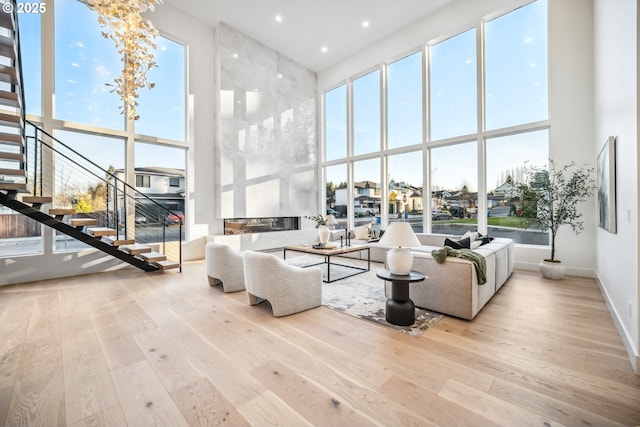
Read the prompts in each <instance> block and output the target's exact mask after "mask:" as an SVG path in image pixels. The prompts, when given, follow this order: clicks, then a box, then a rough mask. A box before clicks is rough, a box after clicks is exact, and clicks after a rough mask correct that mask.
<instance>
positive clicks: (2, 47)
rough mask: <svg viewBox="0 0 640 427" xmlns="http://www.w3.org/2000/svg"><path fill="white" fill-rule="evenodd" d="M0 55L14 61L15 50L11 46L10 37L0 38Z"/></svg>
mask: <svg viewBox="0 0 640 427" xmlns="http://www.w3.org/2000/svg"><path fill="white" fill-rule="evenodd" d="M0 55H2V56H5V57H7V58H11V59H16V49H15V47H14V46H13V39H12V38H11V37H7V36H0Z"/></svg>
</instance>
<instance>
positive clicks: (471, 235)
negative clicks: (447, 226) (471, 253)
mask: <svg viewBox="0 0 640 427" xmlns="http://www.w3.org/2000/svg"><path fill="white" fill-rule="evenodd" d="M467 237H468V238H469V240H470V241H471V242H472V243H473V241H475V240H476V239H477V238H478V232H477V231H467V232H466V233H464V234H463V235H462V237H461V238H460V239H464V238H467ZM471 249H473V248H471Z"/></svg>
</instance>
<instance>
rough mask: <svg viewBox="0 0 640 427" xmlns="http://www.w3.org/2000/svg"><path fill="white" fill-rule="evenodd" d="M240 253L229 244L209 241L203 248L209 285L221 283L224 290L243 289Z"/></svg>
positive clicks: (242, 268)
mask: <svg viewBox="0 0 640 427" xmlns="http://www.w3.org/2000/svg"><path fill="white" fill-rule="evenodd" d="M242 258H243V256H242V253H240V252H237V251H236V250H234V249H232V248H231V247H230V246H227V245H223V244H220V243H215V242H209V243H207V246H206V248H205V260H206V261H205V263H206V266H207V278H208V279H209V286H211V287H213V286H217V285H222V290H223V291H224V292H237V291H242V290H244V288H245V286H244V267H243V260H242Z"/></svg>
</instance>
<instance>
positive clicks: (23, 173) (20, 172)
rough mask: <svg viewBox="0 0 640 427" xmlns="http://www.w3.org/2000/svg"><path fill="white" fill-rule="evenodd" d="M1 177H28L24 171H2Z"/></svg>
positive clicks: (0, 172) (0, 170)
mask: <svg viewBox="0 0 640 427" xmlns="http://www.w3.org/2000/svg"><path fill="white" fill-rule="evenodd" d="M0 175H12V176H27V171H25V170H24V169H0Z"/></svg>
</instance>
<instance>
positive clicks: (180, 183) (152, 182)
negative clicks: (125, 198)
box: [114, 166, 185, 215]
mask: <svg viewBox="0 0 640 427" xmlns="http://www.w3.org/2000/svg"><path fill="white" fill-rule="evenodd" d="M114 174H115V176H116V177H117V178H118V179H122V180H124V170H123V169H116V170H115V172H114ZM135 176H136V178H135V189H136V191H138V192H139V193H142V194H144V195H145V196H147V197H149V198H151V199H153V200H155V201H156V202H157V203H158V204H160V205H162V206H164V207H165V208H167V209H170V210H172V211H180V212H184V211H185V208H184V198H185V174H184V170H182V169H174V168H163V167H155V166H148V167H139V168H136V169H135ZM136 199H138V200H141V199H143V196H142V195H138V194H137V195H136ZM136 203H137V204H138V202H136ZM143 203H144V204H147V202H143ZM136 209H137V210H140V211H143V212H145V213H147V214H149V215H150V214H151V213H150V211H149V208H144V207H140V208H138V207H137V208H136Z"/></svg>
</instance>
